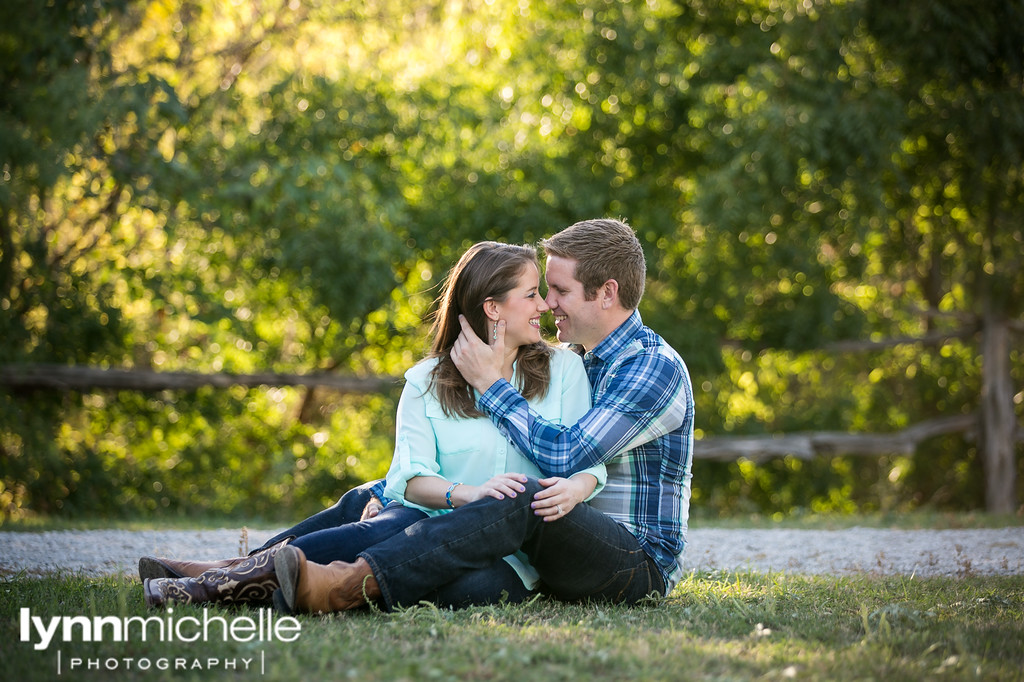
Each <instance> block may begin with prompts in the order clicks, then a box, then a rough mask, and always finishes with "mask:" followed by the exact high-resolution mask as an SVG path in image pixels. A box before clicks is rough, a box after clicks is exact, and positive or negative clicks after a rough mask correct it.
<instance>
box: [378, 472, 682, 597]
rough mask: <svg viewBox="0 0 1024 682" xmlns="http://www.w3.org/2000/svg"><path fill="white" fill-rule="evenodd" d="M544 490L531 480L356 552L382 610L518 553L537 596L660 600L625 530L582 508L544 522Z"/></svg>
mask: <svg viewBox="0 0 1024 682" xmlns="http://www.w3.org/2000/svg"><path fill="white" fill-rule="evenodd" d="M541 490H543V486H541V485H540V483H539V482H538V481H537V479H534V478H531V479H529V481H528V482H527V484H526V492H525V493H520V494H519V495H517V496H516V497H514V498H512V497H506V498H505V499H504V500H496V499H494V498H490V497H487V498H484V499H482V500H477V501H476V502H473V503H472V504H468V505H466V506H465V507H460V508H459V509H458V510H456V511H454V512H452V513H450V514H444V515H442V516H437V517H432V518H429V519H424V520H423V521H420V522H418V523H416V524H414V525H412V526H409V527H408V528H406V529H405V530H403V531H402V532H400V533H398V534H397V535H395V536H393V537H392V538H390V539H388V540H385V541H384V542H381V543H379V544H377V545H374V546H373V547H370V548H369V549H367V550H366V551H364V552H362V553H360V554H359V556H361V557H362V558H363V559H365V560H366V561H367V563H369V564H370V568H371V569H372V570H373V575H374V577H375V578H376V579H377V584H378V585H379V586H380V590H381V597H382V601H383V607H384V608H385V609H388V610H390V609H393V608H395V607H396V606H399V605H404V606H410V605H413V604H416V603H417V602H419V601H420V600H421V599H424V598H425V596H426V595H429V594H431V592H432V591H434V590H436V589H437V588H438V587H439V586H442V585H445V584H447V583H449V582H451V580H452V578H453V577H457V576H462V575H465V574H467V573H472V572H473V571H478V570H483V569H485V568H487V567H489V566H492V565H493V564H494V562H495V561H496V560H499V559H500V558H501V557H503V556H506V555H509V554H512V553H513V552H515V551H517V550H520V549H521V550H523V551H524V552H525V553H526V555H527V556H528V557H529V559H530V563H531V564H532V565H533V567H534V568H536V569H537V572H538V573H539V574H540V578H541V585H542V591H543V592H546V593H548V594H550V595H552V596H554V597H557V598H559V599H562V600H565V601H582V600H586V599H593V600H595V601H606V602H613V603H623V604H634V603H636V602H638V601H640V600H642V599H643V598H645V597H647V596H649V595H652V594H664V592H665V582H664V578H663V577H662V574H661V571H660V570H659V569H658V567H657V566H656V564H655V563H654V560H653V559H651V558H650V557H649V556H648V555H647V553H646V552H644V550H643V549H642V548H641V547H640V543H639V542H638V541H637V539H636V538H635V537H634V536H633V535H632V534H631V533H630V532H629V531H627V530H626V529H625V528H624V527H623V526H621V525H620V524H619V523H617V522H615V521H613V520H612V519H611V518H610V517H608V516H606V515H604V514H603V513H601V512H599V511H596V510H594V509H592V508H591V507H589V506H587V505H586V504H580V505H576V507H574V508H573V510H572V511H571V512H569V513H568V514H566V515H565V516H564V517H562V518H561V519H559V520H558V521H554V522H544V521H543V520H541V517H539V516H537V515H536V514H534V513H533V509H532V508H531V507H530V503H531V502H532V501H533V496H534V495H535V494H536V493H538V492H540V491H541Z"/></svg>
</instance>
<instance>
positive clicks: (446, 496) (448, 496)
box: [444, 483, 462, 509]
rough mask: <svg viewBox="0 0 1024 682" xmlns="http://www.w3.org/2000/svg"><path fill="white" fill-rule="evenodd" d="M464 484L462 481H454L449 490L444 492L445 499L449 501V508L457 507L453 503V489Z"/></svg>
mask: <svg viewBox="0 0 1024 682" xmlns="http://www.w3.org/2000/svg"><path fill="white" fill-rule="evenodd" d="M457 485H462V484H461V483H452V484H451V485H450V486H448V492H446V493H445V494H444V501H445V502H447V503H448V508H449V509H455V505H454V504H452V491H453V490H455V486H457Z"/></svg>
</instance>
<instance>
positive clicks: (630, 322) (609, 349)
mask: <svg viewBox="0 0 1024 682" xmlns="http://www.w3.org/2000/svg"><path fill="white" fill-rule="evenodd" d="M643 325H644V323H643V321H642V320H641V319H640V311H639V310H634V311H633V314H632V315H630V316H629V317H628V318H627V319H626V321H625V322H623V323H622V324H620V325H619V326H618V327H616V328H615V330H614V331H613V332H612V333H611V334H609V335H608V336H606V337H604V338H603V339H601V342H600V343H599V344H597V345H596V346H595V347H594V349H593V350H591V351H587V352H586V353H585V354H584V357H589V356H593V357H596V358H598V359H599V360H601V361H607V360H609V359H611V358H613V357H615V356H616V355H618V354H619V353H620V352H621V351H622V349H623V348H625V346H626V345H627V344H629V343H630V342H631V341H632V340H633V339H634V337H636V335H637V333H638V332H639V331H640V329H641V328H642V327H643Z"/></svg>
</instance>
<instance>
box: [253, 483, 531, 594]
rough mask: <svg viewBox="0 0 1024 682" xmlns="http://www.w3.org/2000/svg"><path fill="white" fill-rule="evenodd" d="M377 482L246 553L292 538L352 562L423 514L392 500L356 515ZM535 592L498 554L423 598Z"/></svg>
mask: <svg viewBox="0 0 1024 682" xmlns="http://www.w3.org/2000/svg"><path fill="white" fill-rule="evenodd" d="M376 483H377V481H370V482H369V483H364V484H363V485H361V486H359V487H358V488H353V489H352V490H349V491H348V492H347V493H345V494H344V495H342V496H341V498H340V499H339V500H338V501H337V502H336V503H334V505H332V506H331V507H328V508H327V509H324V510H323V511H321V512H317V513H316V514H314V515H313V516H310V517H309V518H307V519H304V520H302V521H300V522H299V523H297V524H296V525H294V526H292V527H291V528H289V529H288V530H285V531H282V532H281V533H278V534H277V535H275V536H274V537H272V538H270V539H269V540H267V541H266V542H265V543H264V544H263V546H262V547H260V548H259V549H254V550H253V551H252V552H250V554H255V553H256V552H258V551H260V550H263V549H267V548H268V547H271V546H272V545H275V544H277V543H278V542H280V541H281V540H284V539H285V538H295V539H294V540H293V541H292V544H293V545H295V546H296V547H298V548H299V549H301V550H302V552H303V554H305V555H306V558H307V559H309V560H310V561H313V562H316V563H318V564H329V563H331V562H332V561H346V562H352V561H355V560H356V557H357V555H358V554H359V552H361V551H362V550H364V549H366V548H367V547H370V546H371V545H373V544H376V543H377V542H381V541H383V540H385V539H387V538H389V537H391V536H392V535H394V534H396V533H399V532H401V531H402V530H404V529H405V528H407V527H408V526H410V525H412V524H413V523H416V522H417V521H420V520H422V519H424V518H426V514H424V513H423V512H421V511H419V510H416V509H412V508H409V507H403V506H402V505H400V504H398V503H397V502H392V503H391V504H389V505H388V506H387V507H386V508H385V509H384V510H383V511H382V512H381V513H380V514H378V515H377V516H376V517H374V518H373V519H368V520H366V521H360V518H361V516H362V514H363V509H364V508H365V507H366V504H367V503H368V502H369V501H370V489H371V488H372V487H373V486H374V485H375V484H376ZM533 594H534V592H533V591H532V590H529V589H527V588H526V586H525V585H523V581H522V580H520V579H519V574H517V573H516V572H515V569H513V568H512V567H511V566H510V565H509V564H508V563H506V562H505V561H504V560H502V559H498V560H497V561H494V562H492V563H491V564H490V565H487V566H484V567H482V568H480V569H478V570H474V571H468V572H466V573H464V574H462V575H459V576H458V577H456V578H455V579H449V580H446V581H445V582H444V583H442V584H440V585H438V586H436V587H435V588H434V589H432V590H430V591H429V592H427V593H425V594H424V595H423V596H422V599H423V600H425V601H430V602H433V603H434V604H437V605H438V606H441V607H446V608H461V607H465V606H471V605H485V604H497V603H499V602H506V603H519V602H522V601H525V600H526V599H528V598H529V597H530V596H532V595H533Z"/></svg>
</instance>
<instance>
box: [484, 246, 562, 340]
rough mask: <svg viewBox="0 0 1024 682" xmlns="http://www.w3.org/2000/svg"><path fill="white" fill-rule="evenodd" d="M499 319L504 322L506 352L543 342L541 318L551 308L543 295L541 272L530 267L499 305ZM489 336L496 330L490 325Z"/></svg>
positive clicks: (526, 268) (523, 272) (521, 273)
mask: <svg viewBox="0 0 1024 682" xmlns="http://www.w3.org/2000/svg"><path fill="white" fill-rule="evenodd" d="M496 306H497V309H498V319H499V320H505V348H518V347H520V346H526V345H528V344H531V343H537V342H538V341H540V340H541V336H540V316H541V315H542V314H544V313H546V312H547V311H548V310H549V308H548V304H547V303H545V302H544V297H543V296H541V295H540V272H539V271H538V270H537V266H536V265H534V264H533V263H528V264H527V265H526V266H524V267H523V269H522V271H521V272H520V273H519V280H518V282H517V283H516V286H515V287H514V288H513V289H512V290H511V291H509V292H508V295H507V296H505V300H504V301H501V302H496ZM487 329H488V332H490V331H492V330H493V329H494V325H493V323H489V324H488V327H487Z"/></svg>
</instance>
